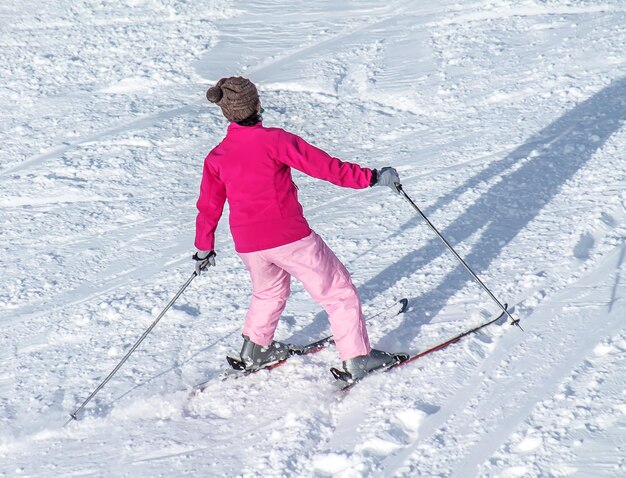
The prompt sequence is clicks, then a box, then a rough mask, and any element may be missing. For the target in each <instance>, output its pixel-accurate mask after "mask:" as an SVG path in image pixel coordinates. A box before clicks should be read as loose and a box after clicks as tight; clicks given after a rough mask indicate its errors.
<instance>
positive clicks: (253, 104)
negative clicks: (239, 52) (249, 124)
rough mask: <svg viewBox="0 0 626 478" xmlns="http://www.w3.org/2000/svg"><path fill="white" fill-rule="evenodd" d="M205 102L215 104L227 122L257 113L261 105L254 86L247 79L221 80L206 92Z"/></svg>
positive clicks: (238, 77) (231, 78) (234, 77)
mask: <svg viewBox="0 0 626 478" xmlns="http://www.w3.org/2000/svg"><path fill="white" fill-rule="evenodd" d="M206 97H207V100H209V101H210V102H211V103H217V104H218V105H219V107H220V108H222V113H224V116H226V119H227V120H228V121H242V120H244V119H246V118H248V117H249V116H251V115H252V114H254V113H255V112H257V111H258V109H259V106H260V104H261V102H260V100H259V93H258V92H257V90H256V86H254V83H252V82H251V81H250V80H248V79H247V78H242V77H241V76H231V77H230V78H222V79H221V80H220V81H218V82H217V84H216V85H215V86H212V87H211V88H209V89H208V90H207V92H206Z"/></svg>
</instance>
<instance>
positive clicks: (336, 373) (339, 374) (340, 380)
mask: <svg viewBox="0 0 626 478" xmlns="http://www.w3.org/2000/svg"><path fill="white" fill-rule="evenodd" d="M504 307H505V308H507V307H508V304H504ZM506 315H508V314H507V312H505V311H502V313H501V314H500V315H498V316H496V318H495V319H491V320H489V321H487V322H484V323H482V324H480V325H479V326H477V327H474V328H473V329H469V330H466V331H465V332H463V333H461V334H459V335H455V336H454V337H452V338H451V339H449V340H446V341H445V342H442V343H440V344H438V345H435V346H434V347H431V348H429V349H427V350H424V351H423V352H417V353H414V354H396V356H395V358H396V360H395V361H394V362H392V363H390V364H388V365H387V366H385V367H381V368H379V369H377V370H374V371H372V373H374V374H376V373H378V372H388V371H390V370H393V369H394V368H397V367H401V366H403V365H406V364H408V363H411V362H414V361H415V360H417V359H419V358H422V357H423V356H424V355H428V354H430V353H433V352H436V351H437V350H441V349H443V348H445V347H447V346H448V345H451V344H454V343H456V342H458V341H459V340H461V339H462V338H463V337H466V336H467V335H470V334H473V333H475V332H478V331H479V330H480V329H483V328H485V327H487V326H489V325H491V324H493V323H495V322H498V321H499V320H501V319H503V318H504V317H505V316H506ZM330 372H331V373H332V374H333V377H334V378H335V380H336V382H335V383H336V384H337V386H338V387H339V390H341V391H342V392H347V391H348V390H349V389H351V388H352V387H353V386H354V385H356V384H357V383H359V382H360V381H362V380H363V379H359V380H354V379H352V377H351V376H350V374H349V373H347V372H346V371H345V370H341V369H339V368H337V367H332V368H331V369H330ZM366 377H367V375H366ZM364 378H365V377H364Z"/></svg>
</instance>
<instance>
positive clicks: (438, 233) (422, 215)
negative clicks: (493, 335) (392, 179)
mask: <svg viewBox="0 0 626 478" xmlns="http://www.w3.org/2000/svg"><path fill="white" fill-rule="evenodd" d="M395 186H396V189H397V190H398V192H399V193H400V194H402V195H403V196H404V198H405V199H406V200H407V201H408V202H409V204H410V205H411V206H413V208H414V209H415V210H416V211H417V213H418V214H419V215H420V216H421V217H422V219H424V221H425V222H426V224H428V226H429V227H430V228H431V229H432V230H433V232H434V233H435V234H437V237H439V239H441V241H442V242H443V243H444V244H445V246H446V247H447V248H448V250H449V251H450V252H451V253H452V254H453V255H454V257H456V259H457V260H458V261H459V263H461V265H462V266H463V267H465V269H466V270H467V272H468V273H469V274H470V275H471V276H472V278H473V279H474V280H475V281H476V282H477V283H478V284H479V285H480V286H481V287H482V288H483V289H484V290H485V292H487V294H489V297H491V299H492V300H493V301H494V302H495V303H496V304H497V305H498V307H500V309H502V311H503V312H504V313H505V314H506V315H507V316H508V317H509V318H510V319H511V325H517V326H518V327H519V328H520V329H521V330H524V329H522V326H521V325H520V324H519V322H520V321H519V319H516V318H514V317H513V316H512V315H511V313H510V312H509V311H508V309H507V308H506V307H505V306H504V305H502V303H501V302H500V301H499V300H498V299H497V298H496V296H495V295H493V293H492V292H491V291H490V290H489V288H488V287H487V286H486V285H485V284H484V283H483V281H481V280H480V278H479V277H478V276H477V275H476V273H474V271H473V270H472V268H471V267H470V266H469V265H468V264H467V262H465V261H464V260H463V258H462V257H461V256H460V255H459V254H458V253H457V252H456V251H455V250H454V248H453V247H452V246H451V245H450V243H449V242H448V241H447V240H446V238H445V237H443V235H442V234H441V233H440V232H439V231H438V230H437V228H436V227H435V226H434V225H433V223H432V222H430V220H429V219H428V218H427V217H426V215H425V214H424V213H423V212H422V211H421V209H420V208H419V207H417V204H415V203H414V202H413V200H412V199H411V198H410V197H409V195H408V194H407V193H406V192H405V191H404V189H402V184H400V183H395Z"/></svg>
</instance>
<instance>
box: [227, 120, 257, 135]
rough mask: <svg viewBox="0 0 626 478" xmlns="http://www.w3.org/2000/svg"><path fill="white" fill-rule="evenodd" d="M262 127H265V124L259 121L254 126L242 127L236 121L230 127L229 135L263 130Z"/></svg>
mask: <svg viewBox="0 0 626 478" xmlns="http://www.w3.org/2000/svg"><path fill="white" fill-rule="evenodd" d="M262 127H263V122H262V121H259V122H258V123H257V124H255V125H254V126H241V125H240V124H237V123H235V122H234V121H232V122H231V123H230V124H229V125H228V130H227V134H230V133H238V132H239V131H250V130H253V129H258V128H262Z"/></svg>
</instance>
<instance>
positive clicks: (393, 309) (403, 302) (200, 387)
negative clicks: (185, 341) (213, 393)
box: [192, 299, 409, 393]
mask: <svg viewBox="0 0 626 478" xmlns="http://www.w3.org/2000/svg"><path fill="white" fill-rule="evenodd" d="M408 305H409V301H408V299H400V300H398V301H397V302H395V303H393V304H392V305H390V306H389V307H387V308H386V309H383V310H381V311H380V312H378V313H377V314H374V315H372V316H370V317H367V318H366V319H365V321H366V322H369V321H370V320H373V319H376V318H391V317H395V316H396V315H399V314H402V313H403V312H404V311H405V310H406V309H407V307H408ZM334 343H335V340H334V339H333V336H332V335H328V336H326V337H324V338H321V339H319V340H316V341H315V342H311V343H309V344H306V345H302V346H292V347H291V348H290V353H291V355H290V356H289V357H288V358H286V359H284V360H281V361H278V362H273V363H268V364H265V365H264V366H263V367H259V368H255V369H247V368H246V366H245V364H244V363H243V362H242V361H241V359H239V358H235V357H230V356H228V357H226V361H227V362H228V365H230V368H228V369H226V370H225V371H224V373H223V374H222V379H223V380H225V379H228V378H239V377H244V376H246V375H250V374H253V373H256V372H260V371H261V370H272V369H274V368H276V367H280V366H281V365H282V364H284V363H285V362H286V361H287V360H289V358H291V357H293V356H294V355H310V354H314V353H316V352H319V351H320V350H322V349H325V348H326V347H328V346H329V345H333V344H334ZM210 382H211V380H206V381H204V382H201V383H198V384H196V385H194V386H193V388H192V392H194V393H200V392H202V391H204V390H205V389H206V387H207V386H208V384H209V383H210Z"/></svg>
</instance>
